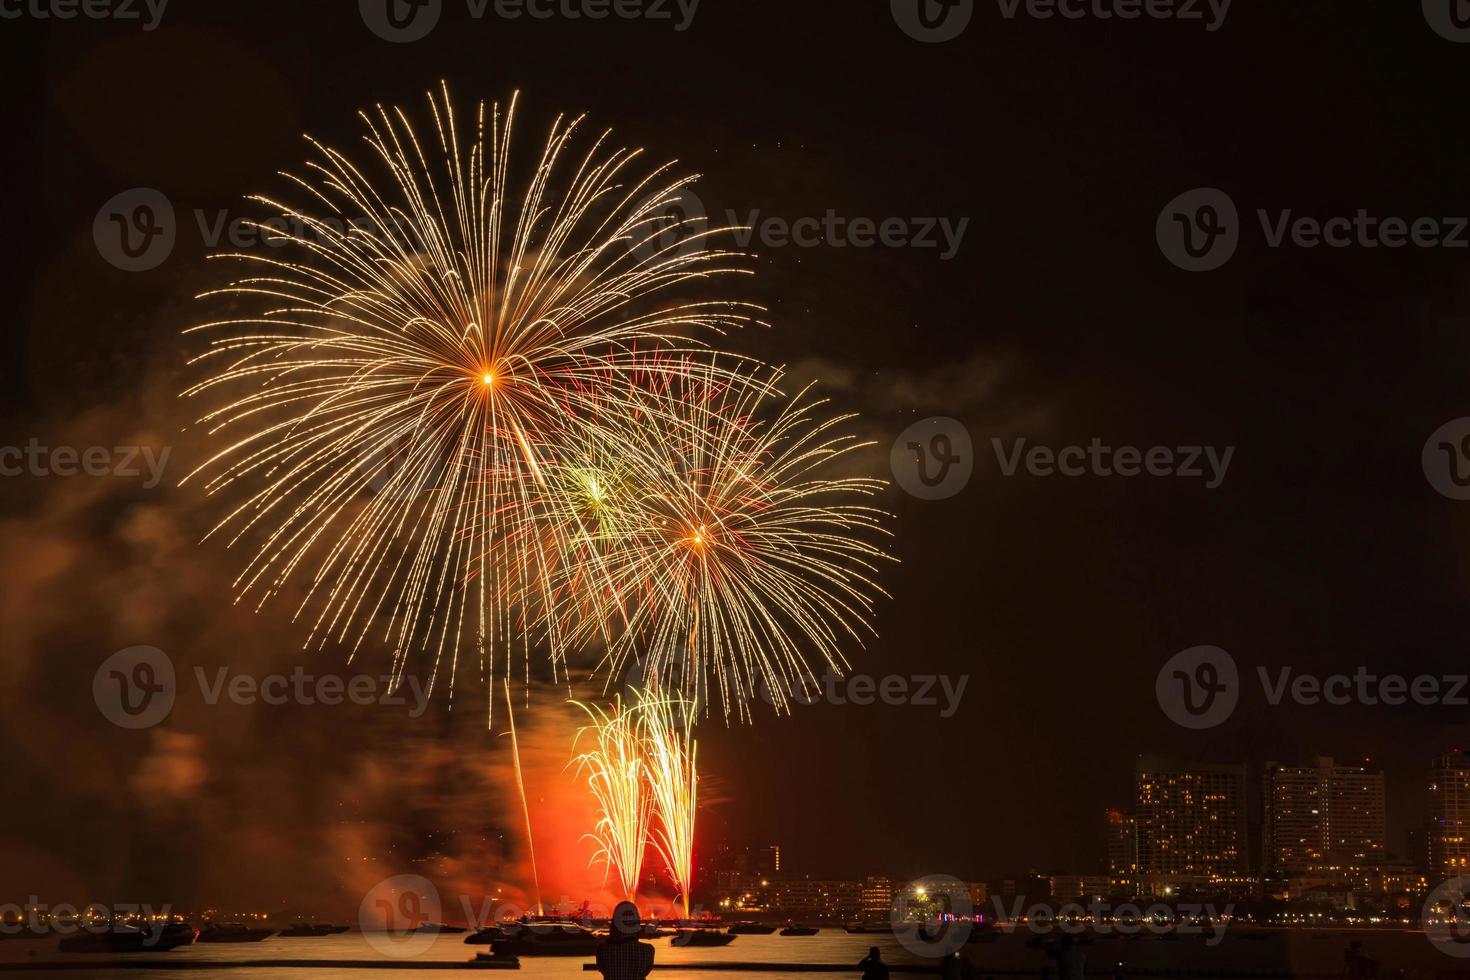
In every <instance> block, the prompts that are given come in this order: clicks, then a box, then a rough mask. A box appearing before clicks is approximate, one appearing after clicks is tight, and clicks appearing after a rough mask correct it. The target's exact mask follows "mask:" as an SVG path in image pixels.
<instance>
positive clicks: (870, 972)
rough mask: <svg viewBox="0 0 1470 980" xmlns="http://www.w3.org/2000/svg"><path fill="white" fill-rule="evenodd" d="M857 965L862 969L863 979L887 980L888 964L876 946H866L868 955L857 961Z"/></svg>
mask: <svg viewBox="0 0 1470 980" xmlns="http://www.w3.org/2000/svg"><path fill="white" fill-rule="evenodd" d="M858 966H860V967H862V969H863V980H888V964H887V963H884V962H883V954H882V952H880V951H879V949H878V947H877V946H869V947H868V955H867V956H866V957H865V958H864V959H861V960H859V961H858Z"/></svg>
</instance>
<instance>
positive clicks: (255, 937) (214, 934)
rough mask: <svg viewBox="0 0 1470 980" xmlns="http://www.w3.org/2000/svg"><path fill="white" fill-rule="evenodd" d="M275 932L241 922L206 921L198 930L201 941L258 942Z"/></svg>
mask: <svg viewBox="0 0 1470 980" xmlns="http://www.w3.org/2000/svg"><path fill="white" fill-rule="evenodd" d="M275 934H276V930H274V929H269V928H265V929H253V928H250V927H249V926H246V925H245V924H244V923H243V922H206V923H204V928H202V929H200V930H199V939H198V941H199V942H201V943H258V942H260V941H261V940H262V939H269V938H270V937H271V936H274V935H275Z"/></svg>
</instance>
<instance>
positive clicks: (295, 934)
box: [280, 922, 347, 939]
mask: <svg viewBox="0 0 1470 980" xmlns="http://www.w3.org/2000/svg"><path fill="white" fill-rule="evenodd" d="M334 931H341V932H346V931H347V927H346V926H343V927H342V929H341V930H336V929H335V927H333V926H329V925H327V924H326V923H324V922H293V923H291V924H290V925H288V926H287V927H286V928H284V929H282V930H281V932H280V936H281V938H282V939H301V938H303V937H305V938H315V937H317V936H327V935H330V934H331V933H332V932H334Z"/></svg>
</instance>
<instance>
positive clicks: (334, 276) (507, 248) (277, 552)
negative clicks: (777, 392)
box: [185, 89, 755, 705]
mask: <svg viewBox="0 0 1470 980" xmlns="http://www.w3.org/2000/svg"><path fill="white" fill-rule="evenodd" d="M429 102H430V107H431V110H432V117H433V127H432V130H431V131H430V132H429V135H428V136H427V137H425V138H422V139H421V137H420V136H419V134H418V131H417V130H415V128H414V126H413V125H412V123H411V122H410V121H409V118H408V116H407V115H406V114H405V113H403V112H402V111H401V110H398V109H388V108H383V107H381V106H380V107H378V108H377V110H376V111H375V112H373V113H363V114H362V119H363V121H364V123H365V124H366V126H367V130H368V132H367V135H366V138H365V139H366V144H367V146H368V148H369V150H370V151H371V152H370V158H371V160H370V164H365V165H363V166H361V167H360V166H359V165H358V164H357V163H354V162H352V161H351V160H350V159H349V158H348V157H347V156H346V155H344V154H342V153H340V152H338V151H336V150H334V149H332V148H330V147H328V146H325V145H323V144H321V143H318V142H316V141H312V146H313V147H314V149H315V159H313V160H312V161H311V162H310V163H309V164H308V169H307V171H306V176H304V177H302V176H293V175H289V174H288V175H284V176H286V177H287V178H289V179H290V180H291V181H292V183H293V184H294V185H295V186H296V188H297V189H298V191H299V192H300V193H301V194H302V195H304V197H305V201H306V203H305V204H303V205H301V206H293V205H289V204H285V203H282V202H279V201H276V200H273V199H271V198H265V197H258V198H254V199H253V200H255V201H257V202H258V203H260V204H261V205H264V206H266V207H267V208H269V209H270V210H271V211H272V212H274V213H275V214H277V215H281V216H283V217H284V218H285V219H286V224H287V226H288V227H289V228H296V229H299V230H298V231H295V232H293V231H289V230H288V231H281V230H278V229H275V228H265V227H264V226H261V227H262V230H264V231H265V232H266V234H268V235H269V236H271V238H272V240H273V241H274V242H275V243H276V244H278V245H280V246H281V247H279V248H276V249H272V250H270V252H271V253H272V254H260V253H256V254H250V253H234V254H230V255H225V256H220V258H222V259H224V260H226V261H233V262H238V263H242V264H243V265H244V267H245V269H246V273H245V274H244V275H242V276H241V277H240V278H238V279H236V280H235V281H234V282H233V283H231V284H230V285H229V286H228V287H226V288H224V289H220V290H216V291H213V292H209V293H205V294H204V297H203V298H209V299H212V300H213V301H215V302H217V303H222V304H224V303H228V304H231V305H232V306H233V307H234V309H233V310H232V312H231V315H230V317H229V318H227V319H221V320H215V321H211V322H208V323H204V324H201V325H199V326H197V327H194V328H192V330H194V331H200V332H201V333H203V334H204V335H205V336H207V337H208V343H209V348H208V350H207V351H206V352H204V353H203V354H201V355H200V356H198V357H196V358H195V361H196V362H201V363H205V364H206V365H207V366H209V367H211V368H212V373H211V374H210V376H209V377H208V378H207V379H206V380H204V381H202V382H200V383H199V384H197V385H195V386H193V387H192V388H190V389H188V391H187V392H185V394H186V396H188V397H200V398H203V397H205V396H212V397H214V398H215V399H217V400H218V402H219V404H216V405H215V406H214V407H211V408H210V409H209V410H208V411H207V412H205V413H204V414H203V416H202V418H201V419H200V424H201V425H202V426H204V427H206V428H207V429H208V431H209V433H210V434H211V435H212V436H216V437H219V438H221V439H222V440H224V443H225V444H224V446H223V448H221V449H220V450H219V451H218V452H217V453H216V454H215V455H214V456H213V457H212V458H210V459H208V460H207V461H206V462H205V463H204V464H203V465H202V466H200V467H199V468H198V469H197V470H195V471H194V473H191V474H190V476H189V477H186V480H187V479H193V478H195V477H196V476H197V477H200V478H202V480H203V483H204V487H205V489H206V491H207V492H208V493H210V494H217V493H223V492H226V491H228V492H229V493H232V494H236V495H238V497H237V498H236V499H237V502H236V503H235V504H234V506H233V507H232V509H230V510H229V511H228V513H227V514H226V515H225V516H224V518H223V519H222V520H220V522H219V523H218V524H217V525H216V526H215V527H214V528H213V530H211V531H210V533H209V535H208V536H210V537H220V538H224V539H226V540H227V541H228V543H229V544H230V545H234V544H236V543H238V542H241V541H246V543H247V546H248V547H249V548H250V549H252V550H251V553H250V555H249V557H248V559H247V560H246V561H245V564H244V568H243V570H242V572H241V573H240V575H239V577H238V579H237V580H236V582H235V588H236V591H237V601H240V600H244V599H247V598H253V599H254V600H255V602H256V604H257V608H258V607H259V605H260V604H263V603H265V602H266V601H267V600H269V599H270V598H271V597H272V596H273V595H276V594H278V593H280V592H281V591H282V590H283V588H284V587H285V585H286V584H287V582H288V580H299V581H300V582H301V593H302V595H301V598H300V602H299V605H298V606H297V608H296V615H297V616H301V615H302V614H304V613H305V614H308V615H309V617H310V623H311V625H310V631H309V633H308V635H307V637H306V641H305V643H306V645H307V646H311V645H313V644H316V645H318V646H320V645H324V644H326V643H327V642H329V641H332V642H337V643H340V644H343V645H345V646H346V647H348V648H349V649H350V651H351V653H352V654H353V655H355V654H356V652H357V651H358V650H359V648H360V647H361V646H362V644H363V642H364V641H365V639H366V638H367V637H369V635H374V636H380V637H381V639H382V641H383V642H384V643H386V644H387V645H388V646H389V647H390V648H391V649H392V651H393V658H394V670H395V672H396V673H398V674H401V673H402V672H403V670H404V669H405V667H406V665H407V662H408V660H409V657H410V655H419V656H423V657H425V658H426V659H427V660H428V661H429V663H430V664H431V667H430V688H431V689H432V687H433V685H434V684H435V683H437V681H438V680H439V678H440V677H441V672H447V681H448V683H449V686H450V689H451V690H452V689H453V684H454V678H455V674H456V668H457V667H458V665H459V656H458V655H459V654H460V653H461V652H462V651H463V650H464V649H469V648H473V649H474V650H475V651H476V653H477V654H478V658H479V661H480V670H481V674H482V675H484V676H485V677H486V679H487V681H488V682H491V684H490V686H489V690H491V691H493V681H494V678H495V676H496V673H497V669H503V670H506V671H508V670H509V669H510V664H511V662H512V660H513V657H514V653H515V650H516V649H517V648H519V649H520V650H521V651H522V652H523V653H528V652H529V650H530V648H531V647H532V646H533V645H535V644H538V643H541V644H544V645H545V646H546V648H547V649H548V650H549V651H550V659H551V662H552V665H553V676H554V675H555V674H556V672H557V665H558V664H561V665H562V666H564V661H562V659H561V657H562V651H563V650H564V646H563V642H562V636H561V634H560V630H559V628H558V627H559V623H558V620H557V618H556V617H555V616H549V615H541V614H536V613H534V612H527V607H530V606H535V605H536V604H538V603H545V602H546V601H547V600H548V596H549V595H550V589H551V568H552V557H551V556H550V555H549V554H548V552H547V550H546V549H553V550H555V551H556V553H557V557H558V559H559V556H560V555H561V554H564V553H565V552H566V551H567V550H568V549H567V547H566V543H565V542H561V541H556V540H554V539H553V540H548V539H547V538H546V537H545V535H543V534H541V533H539V532H537V533H533V534H524V533H521V530H522V529H524V528H526V527H528V526H533V525H534V526H537V527H540V526H541V525H540V523H539V522H540V517H539V515H538V513H537V509H536V503H535V501H536V500H537V499H542V500H544V499H545V498H547V497H548V496H549V495H552V494H554V493H556V492H558V490H559V489H560V488H563V487H565V488H568V492H572V493H584V492H586V491H587V490H589V488H588V487H586V486H583V487H582V488H581V489H580V490H579V489H577V488H576V487H575V485H574V484H572V483H564V482H559V483H557V484H550V483H548V481H547V479H546V469H547V467H548V466H550V465H554V464H555V461H556V459H557V458H558V447H559V446H560V445H562V444H563V442H564V441H565V439H566V438H567V434H568V432H574V431H577V430H580V429H584V428H586V427H589V426H595V425H598V424H600V422H601V420H600V419H599V418H596V417H594V413H606V412H617V411H618V410H619V399H620V398H621V397H622V396H621V394H620V392H622V391H624V390H625V388H624V386H620V385H608V384H606V382H607V380H608V379H609V378H619V377H622V376H624V375H626V374H627V373H629V372H635V371H636V372H638V373H639V374H640V376H646V375H647V373H648V372H649V371H650V370H657V369H658V368H657V366H656V365H658V364H667V365H671V366H675V368H676V369H677V367H678V366H682V365H685V364H687V363H689V362H688V361H687V360H686V359H685V358H683V357H674V358H668V359H660V358H652V359H650V357H649V353H650V352H664V353H667V352H670V351H673V352H684V353H685V354H687V353H688V352H690V351H693V350H697V349H699V346H700V344H699V341H698V336H697V335H698V334H700V333H701V332H707V331H711V330H713V331H717V332H719V331H724V330H726V329H729V328H731V327H736V326H740V325H743V324H745V323H748V322H752V321H753V317H754V314H755V311H754V308H752V307H748V306H746V305H743V304H739V303H734V302H730V301H727V300H709V299H702V300H693V301H688V300H681V299H679V298H678V297H679V295H680V294H681V287H684V286H687V285H690V284H691V283H693V282H694V281H695V280H699V281H700V285H701V286H702V287H703V288H705V289H706V290H707V288H708V280H709V277H711V276H714V275H719V274H723V273H732V272H742V271H745V270H744V269H742V268H740V267H739V265H738V263H737V262H735V261H734V259H735V253H732V252H727V251H722V250H719V249H717V248H712V247H710V245H709V244H708V241H709V238H708V236H709V235H710V234H712V232H711V231H710V230H709V229H707V228H705V227H704V226H703V225H702V224H699V223H697V222H691V221H688V220H680V221H676V222H673V223H672V225H671V224H670V223H669V222H668V221H667V220H666V219H665V218H664V212H665V211H666V210H667V208H668V207H669V205H670V202H672V201H673V200H674V199H675V198H676V196H677V195H678V193H679V191H680V189H681V188H682V187H683V186H684V185H685V184H686V183H688V180H689V179H690V178H682V179H676V178H673V177H672V176H671V175H670V171H669V168H668V167H667V166H665V167H659V168H655V169H653V170H651V171H639V170H638V169H637V166H636V163H637V161H638V157H639V151H636V150H628V149H613V148H611V147H610V146H609V145H608V143H607V134H606V133H603V134H602V135H601V136H599V137H597V138H596V139H595V140H593V141H592V143H591V146H590V148H588V149H587V150H585V152H584V153H582V154H581V155H580V157H577V155H576V154H575V153H574V151H573V149H572V146H573V142H574V139H573V137H574V134H576V133H577V131H578V129H579V127H580V123H581V120H580V118H579V119H572V120H566V119H564V118H560V117H559V118H558V119H557V121H556V123H555V124H554V125H553V126H552V127H551V131H550V134H549V135H548V137H547V140H546V143H545V144H544V146H543V148H542V149H541V151H540V155H539V158H538V159H536V161H535V166H534V169H533V170H532V171H530V173H529V174H528V175H527V176H525V177H524V178H523V179H521V180H517V179H515V178H514V177H513V176H512V175H513V173H515V172H516V169H515V167H514V166H513V163H512V154H511V142H510V139H511V129H512V120H513V117H514V114H515V100H514V99H512V100H511V103H510V105H509V106H508V107H506V108H505V109H504V111H503V112H502V109H501V107H500V106H499V105H492V106H489V107H487V106H486V105H485V104H483V103H481V104H480V106H479V109H478V111H477V112H476V113H475V114H474V116H473V118H472V119H465V118H463V117H461V116H459V115H458V114H457V113H456V111H455V109H454V107H453V105H452V104H451V101H450V98H449V95H448V92H447V89H445V90H443V91H441V93H440V95H439V96H438V97H437V98H431V99H430V100H429ZM370 174H372V176H370ZM706 295H707V293H706ZM240 310H244V312H238V311H240ZM650 364H652V365H654V367H652V368H651V367H650ZM729 380H730V383H732V384H738V379H736V378H733V377H732V378H731V379H729ZM561 509H563V510H565V507H563V508H561ZM510 540H518V541H522V542H527V543H528V546H525V547H516V548H509V547H506V546H505V544H504V542H506V541H510ZM532 624H536V626H537V628H538V629H539V630H540V632H539V633H536V634H534V635H533V633H532V629H531V627H532ZM497 661H500V662H501V664H502V665H503V666H500V667H498V666H497ZM527 664H528V665H529V660H527ZM527 669H529V666H528V668H527ZM487 704H491V705H493V698H492V699H489V700H488V701H487Z"/></svg>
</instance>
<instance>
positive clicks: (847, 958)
mask: <svg viewBox="0 0 1470 980" xmlns="http://www.w3.org/2000/svg"><path fill="white" fill-rule="evenodd" d="M419 938H420V939H421V940H423V942H422V943H420V944H418V945H423V946H425V947H426V948H422V949H417V950H415V951H414V952H413V954H412V955H400V954H402V953H403V952H404V950H403V949H402V948H398V947H395V946H393V945H392V941H391V940H388V939H385V937H384V936H382V935H364V934H363V933H359V932H349V933H342V934H339V935H335V936H321V937H312V938H281V937H271V938H269V939H266V940H263V941H261V942H257V943H242V944H196V945H194V946H187V947H181V948H179V949H175V950H170V951H168V952H165V953H136V954H130V955H126V956H116V955H109V954H89V953H62V952H60V951H58V950H57V948H56V941H55V940H54V939H9V940H6V941H4V942H0V977H11V976H32V975H34V976H49V977H68V976H76V977H88V978H92V977H98V978H119V980H120V978H133V980H136V978H138V977H147V976H161V977H162V976H166V977H170V978H173V980H194V978H199V980H204V978H211V980H218V978H222V977H241V976H247V977H263V978H267V980H332V978H345V977H352V978H354V980H368V978H378V977H382V978H399V980H402V978H404V977H410V976H421V975H425V974H424V971H425V970H427V971H429V972H430V975H439V974H440V972H441V971H442V970H445V969H454V968H455V967H457V966H459V967H464V968H466V969H473V967H471V966H470V964H469V961H470V960H471V959H472V958H473V957H474V954H475V953H476V952H479V951H482V950H485V949H486V947H484V946H469V945H466V944H465V942H464V937H463V936H462V935H439V936H434V937H432V941H429V940H430V937H427V936H425V937H419ZM1054 939H1055V937H1049V939H1041V940H1038V939H1037V937H1036V936H1035V934H1033V933H1030V932H1026V931H1016V932H1014V933H1010V934H1001V935H997V936H996V937H995V939H994V941H991V942H985V943H971V944H968V945H966V946H964V947H963V948H962V955H964V956H965V957H967V958H968V959H969V960H970V961H971V963H972V964H973V966H974V976H975V978H976V980H984V978H986V977H1001V976H1031V977H1041V976H1043V970H1044V969H1045V968H1046V967H1047V966H1048V963H1049V962H1050V961H1049V960H1048V957H1047V951H1046V946H1045V943H1046V942H1049V941H1051V940H1054ZM1209 940H1210V936H1209V934H1201V935H1192V936H1181V937H1178V938H1176V939H1173V940H1165V939H1161V938H1159V937H1158V936H1154V935H1149V934H1142V935H1140V936H1138V937H1137V938H1135V939H1125V938H1122V937H1119V936H1117V935H1112V936H1096V935H1089V936H1086V937H1085V938H1084V941H1083V943H1082V949H1083V951H1084V953H1085V954H1086V957H1087V975H1088V976H1093V977H1104V978H1106V977H1119V976H1122V977H1128V976H1149V977H1179V978H1185V977H1204V976H1209V977H1268V976H1270V977H1340V976H1343V975H1344V963H1345V960H1344V954H1345V952H1346V951H1347V950H1348V948H1349V943H1352V942H1354V941H1356V942H1358V943H1359V944H1360V946H1359V951H1360V953H1361V955H1362V956H1365V957H1367V958H1369V959H1371V960H1374V961H1376V962H1377V963H1378V971H1377V975H1378V976H1379V977H1391V976H1403V977H1409V978H1423V980H1442V978H1446V977H1454V976H1456V975H1457V974H1460V975H1463V976H1464V977H1466V978H1467V980H1470V944H1465V945H1458V944H1448V945H1446V946H1443V947H1441V946H1439V945H1437V944H1435V943H1432V942H1431V941H1430V940H1429V939H1428V938H1426V937H1425V936H1424V935H1423V934H1422V933H1419V932H1409V931H1388V930H1362V931H1358V932H1348V931H1344V930H1334V931H1316V932H1314V931H1309V930H1266V931H1262V930H1255V931H1248V930H1247V929H1245V928H1244V927H1242V928H1232V929H1228V930H1226V932H1225V934H1224V936H1223V938H1221V939H1220V940H1219V941H1218V942H1217V943H1215V944H1214V945H1210V944H1209ZM652 942H653V945H654V949H655V974H658V973H662V972H664V970H665V969H667V972H668V975H669V976H670V977H673V978H675V980H721V978H729V977H731V976H738V975H757V974H758V975H760V976H762V977H767V978H772V980H779V978H794V977H798V976H800V977H807V978H810V977H812V976H813V973H812V972H811V971H812V969H813V966H814V965H819V964H834V965H839V966H843V967H844V969H843V970H841V971H838V972H833V973H829V974H827V975H831V976H852V977H856V976H858V975H859V974H860V971H859V970H858V968H857V963H858V961H859V960H860V959H862V958H863V957H864V956H865V955H866V954H867V951H868V948H869V947H870V946H873V945H876V946H878V947H879V948H880V949H881V950H882V954H883V959H884V960H885V961H886V962H888V963H889V964H890V965H891V966H892V967H894V968H895V969H894V973H895V975H896V976H902V975H905V974H908V973H910V972H913V973H919V972H930V971H934V970H935V963H936V961H935V960H933V959H930V958H926V957H923V956H918V955H915V954H914V953H913V952H911V951H910V950H908V949H905V948H904V947H903V946H902V945H901V944H900V943H899V942H898V941H897V940H896V939H895V938H894V937H892V936H889V935H872V934H867V935H864V934H849V933H847V932H845V931H843V930H842V929H840V928H836V929H823V930H822V931H821V932H819V933H818V934H817V935H815V936H780V935H771V936H740V937H739V938H737V939H736V940H735V941H734V942H733V943H731V944H730V945H729V946H724V947H718V948H688V947H682V948H681V947H677V946H674V945H672V944H671V941H670V940H669V939H667V938H664V939H657V940H653V941H652ZM1462 954H1463V955H1462ZM111 961H119V962H125V964H126V967H127V968H110V967H109V964H110V962H111ZM281 961H296V962H294V963H289V964H282V962H281ZM344 962H350V963H352V964H354V965H350V966H346V965H341V964H343V963H344ZM584 962H586V961H585V960H583V959H581V958H578V957H532V956H523V957H521V969H520V970H519V971H494V972H496V973H500V974H504V975H508V976H524V977H532V978H566V980H571V978H576V977H595V976H596V974H595V973H588V972H586V971H584V970H583V963H584ZM271 963H275V964H278V965H270V964H271ZM311 963H320V964H322V965H320V966H312V965H310V964H311ZM356 964H361V965H356ZM739 964H761V967H760V968H759V969H758V970H757V969H750V970H744V969H740V968H739ZM721 965H723V967H724V968H723V969H719V968H717V967H720V966H721ZM849 965H850V967H851V968H850V969H846V968H845V967H847V966H849ZM67 966H69V967H71V968H70V969H68V968H66V967H67ZM59 967H60V969H58V968H59Z"/></svg>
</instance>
